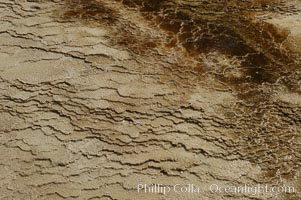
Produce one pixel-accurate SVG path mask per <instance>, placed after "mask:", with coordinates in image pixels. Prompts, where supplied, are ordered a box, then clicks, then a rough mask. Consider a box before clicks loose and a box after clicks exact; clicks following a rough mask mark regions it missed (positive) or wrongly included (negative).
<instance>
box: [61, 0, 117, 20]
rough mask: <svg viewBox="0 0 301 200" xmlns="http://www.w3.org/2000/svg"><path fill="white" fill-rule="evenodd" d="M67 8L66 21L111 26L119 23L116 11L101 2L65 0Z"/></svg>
mask: <svg viewBox="0 0 301 200" xmlns="http://www.w3.org/2000/svg"><path fill="white" fill-rule="evenodd" d="M65 6H66V7H65V12H64V14H63V17H64V18H66V19H74V20H77V19H82V20H87V21H89V20H93V21H97V22H98V23H110V24H113V23H115V22H116V21H117V13H116V11H114V10H112V9H110V8H108V7H107V6H106V5H105V4H104V3H103V2H102V1H99V0H65Z"/></svg>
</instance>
